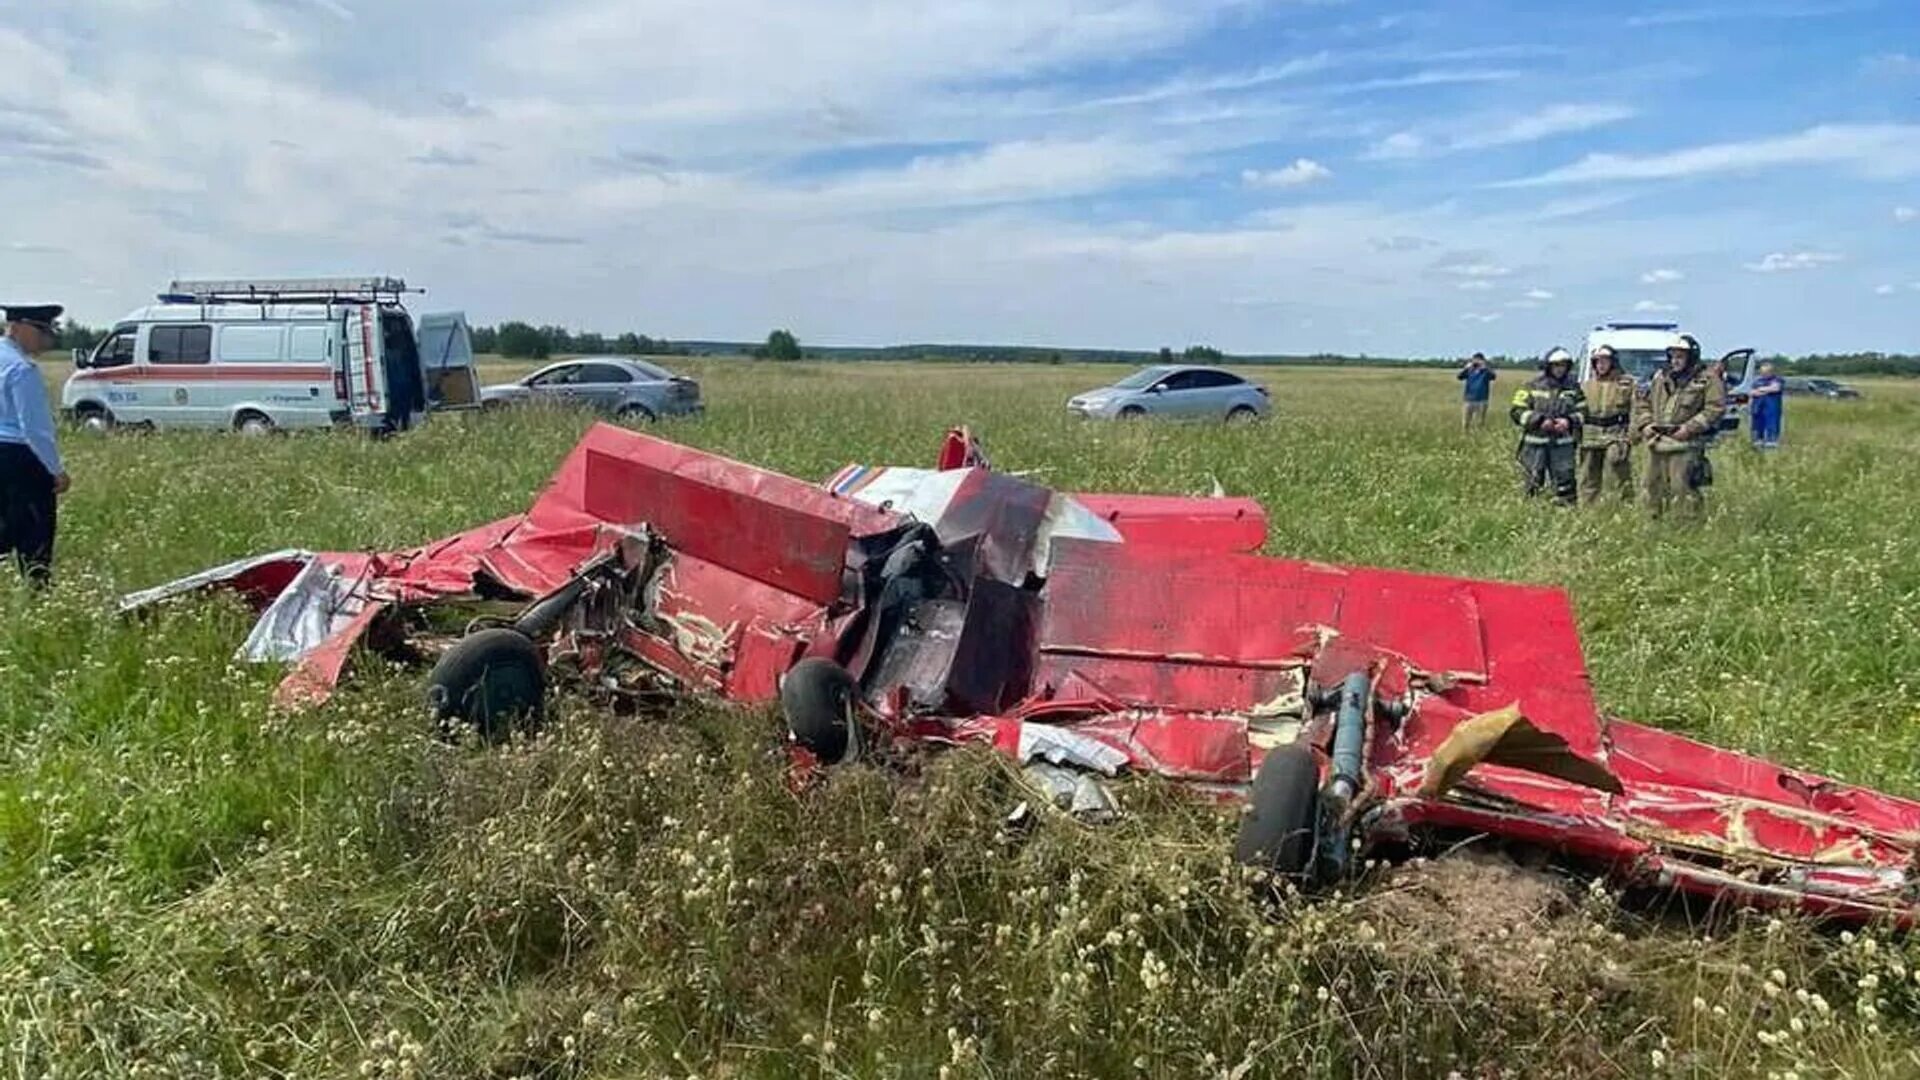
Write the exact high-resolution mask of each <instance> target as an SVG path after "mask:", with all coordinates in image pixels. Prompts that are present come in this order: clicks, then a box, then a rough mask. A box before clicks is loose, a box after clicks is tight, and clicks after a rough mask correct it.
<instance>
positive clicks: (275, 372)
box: [73, 364, 333, 383]
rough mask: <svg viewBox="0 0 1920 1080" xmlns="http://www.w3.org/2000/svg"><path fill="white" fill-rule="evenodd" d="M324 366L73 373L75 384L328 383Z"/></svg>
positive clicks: (195, 367) (328, 372) (144, 368)
mask: <svg viewBox="0 0 1920 1080" xmlns="http://www.w3.org/2000/svg"><path fill="white" fill-rule="evenodd" d="M332 374H333V369H332V368H330V367H328V366H327V365H325V364H165V365H157V366H155V365H147V364H141V365H139V366H137V367H136V366H131V365H130V366H127V367H116V368H95V369H91V370H88V371H76V372H74V373H73V379H74V381H75V382H116V383H117V382H222V381H226V380H234V381H239V382H326V381H327V379H329V378H331V377H332Z"/></svg>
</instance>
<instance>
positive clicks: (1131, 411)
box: [1120, 405, 1147, 420]
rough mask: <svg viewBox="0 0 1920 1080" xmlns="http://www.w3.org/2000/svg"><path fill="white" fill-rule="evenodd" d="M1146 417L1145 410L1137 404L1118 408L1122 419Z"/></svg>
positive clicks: (1141, 418) (1142, 418) (1143, 418)
mask: <svg viewBox="0 0 1920 1080" xmlns="http://www.w3.org/2000/svg"><path fill="white" fill-rule="evenodd" d="M1146 418H1147V410H1145V409H1143V408H1141V407H1140V406H1138V405H1129V406H1127V407H1126V408H1124V409H1121V410H1120V419H1122V420H1145V419H1146Z"/></svg>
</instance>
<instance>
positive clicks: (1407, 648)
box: [129, 425, 1920, 922]
mask: <svg viewBox="0 0 1920 1080" xmlns="http://www.w3.org/2000/svg"><path fill="white" fill-rule="evenodd" d="M970 443H971V440H970V439H969V438H968V437H966V436H964V433H962V434H961V435H960V436H957V437H950V438H949V441H948V446H947V448H946V450H944V451H943V456H942V463H943V464H947V465H949V466H951V467H949V468H946V469H941V470H919V469H898V470H895V469H880V470H865V469H862V468H860V467H853V468H850V469H849V470H847V471H843V472H842V473H841V474H840V475H839V476H838V477H836V478H835V479H834V480H832V481H830V482H829V483H828V484H827V485H826V486H825V487H822V486H821V485H818V484H813V483H808V482H805V481H800V480H796V479H793V478H789V477H784V476H780V475H778V474H775V473H771V472H767V471H765V470H761V469H756V468H754V467H752V466H749V465H745V464H742V463H739V462H734V461H730V460H727V459H725V458H721V457H718V456H715V455H712V454H707V453H704V452H702V451H698V450H694V449H691V448H688V447H684V446H678V445H676V444H673V443H670V442H666V441H664V440H661V439H657V438H653V437H650V436H646V435H642V434H638V433H634V432H628V431H625V430H622V429H619V428H615V427H611V426H608V425H600V426H596V427H594V428H593V429H591V430H590V431H589V432H588V433H587V435H586V436H585V437H584V438H583V439H582V441H581V443H580V444H579V446H577V447H576V448H575V449H574V451H573V452H572V453H571V454H569V455H568V456H567V458H566V460H565V461H564V462H562V464H561V466H560V468H559V471H558V472H557V473H556V474H555V476H554V478H553V479H552V480H551V481H550V482H549V483H548V485H547V486H546V488H545V489H544V490H542V492H541V493H540V495H539V497H538V498H536V499H535V500H534V503H533V505H532V506H531V507H530V508H529V509H528V511H527V512H526V513H525V514H522V515H517V516H515V517H512V518H508V519H504V520H502V521H498V522H493V523H491V524H487V525H482V526H479V527H477V528H475V529H472V530H469V531H468V532H465V533H461V534H458V535H456V536H453V537H449V538H446V539H444V540H441V541H438V542H435V543H431V544H428V545H425V546H423V547H420V548H416V549H413V550H410V551H404V552H393V553H385V554H373V555H369V554H352V553H324V552H323V553H316V554H312V555H307V554H306V553H301V552H285V553H280V554H278V555H275V556H268V557H264V558H262V559H258V560H248V561H246V562H243V563H235V564H230V565H229V566H227V567H222V568H220V569H218V570H216V571H209V572H208V573H206V574H202V575H196V576H194V577H193V578H188V579H183V580H182V581H181V582H176V583H174V584H172V585H169V586H164V587H162V588H161V589H160V590H155V591H151V592H149V593H146V594H138V595H136V596H135V597H130V598H129V603H130V604H138V603H144V602H150V601H151V600H152V599H154V598H156V597H161V596H172V595H179V594H180V593H182V592H184V591H190V590H192V589H196V588H203V587H221V588H230V589H234V590H235V591H238V592H239V593H240V594H241V595H243V596H245V597H247V598H248V600H249V601H250V602H251V603H253V604H254V605H255V606H256V608H258V609H259V610H261V611H262V613H263V616H265V617H266V622H265V623H264V624H263V625H262V626H261V627H257V628H256V631H255V635H254V637H253V638H250V642H252V644H251V645H250V646H249V649H250V651H255V652H257V653H258V654H259V655H263V656H268V655H270V656H275V657H280V658H283V659H292V660H294V661H295V667H294V670H293V671H292V672H291V673H290V674H289V676H288V678H287V681H286V682H284V683H283V684H282V700H283V701H284V702H286V703H289V704H292V703H308V702H312V701H315V700H320V699H323V698H324V697H325V695H326V693H327V692H328V691H329V690H330V689H331V688H332V686H333V685H334V683H335V681H336V680H337V679H338V678H339V677H340V676H341V674H342V672H343V671H344V669H345V667H346V665H347V663H348V661H349V658H350V656H351V654H352V651H353V649H354V647H355V646H356V643H359V642H361V641H363V640H364V639H366V638H367V637H368V631H369V630H370V629H371V628H372V626H373V625H374V624H375V623H376V622H378V621H380V620H383V619H393V620H395V622H396V624H397V627H396V628H397V629H398V630H400V631H402V632H403V631H404V629H405V626H404V619H403V616H405V615H407V614H408V613H409V612H412V611H414V610H415V609H418V608H422V607H426V606H433V605H447V604H453V605H458V604H471V603H475V602H477V601H481V600H487V601H490V602H496V603H497V602H499V601H502V600H506V601H511V602H515V603H518V604H520V605H523V607H524V612H525V613H524V614H523V615H522V616H521V617H520V619H519V620H518V621H516V622H515V624H514V625H515V626H516V627H525V629H524V630H522V633H524V634H525V635H526V636H529V637H533V638H535V639H536V646H537V647H538V648H539V649H543V650H546V653H547V654H548V655H549V656H550V657H551V656H557V655H562V654H564V655H566V656H567V657H568V658H569V664H570V665H572V666H576V667H578V668H579V669H580V674H581V675H583V676H585V679H586V682H587V683H588V684H589V685H605V684H606V682H607V680H604V679H600V678H598V675H599V674H600V673H601V671H602V669H603V668H604V667H605V665H607V664H610V663H613V662H614V660H616V659H617V660H618V661H619V662H620V663H621V664H622V665H623V666H624V665H630V664H637V665H639V666H641V667H643V668H645V669H647V670H648V671H649V672H651V673H652V676H653V678H652V680H651V681H652V682H653V683H656V684H658V685H661V686H668V687H674V688H678V689H679V690H680V691H682V692H687V693H701V694H711V695H715V696H718V697H721V698H724V699H726V700H729V701H733V702H739V703H744V704H755V703H770V702H773V701H776V700H778V701H779V702H780V703H781V707H782V711H783V713H784V714H785V716H786V718H787V722H788V725H789V729H790V732H791V734H792V736H793V738H794V740H795V742H796V743H797V744H798V745H799V746H800V747H801V748H803V749H804V750H805V751H807V753H808V754H811V755H812V758H813V759H814V760H819V761H829V762H831V761H839V760H842V759H843V758H844V757H846V756H847V755H846V748H847V746H848V744H849V743H853V744H857V745H859V746H861V747H862V748H863V749H865V748H874V749H884V747H885V746H886V745H888V744H890V743H891V744H895V745H899V746H906V745H911V744H916V743H917V744H925V745H928V746H947V745H953V744H957V743H978V744H982V745H987V746H991V747H993V748H994V749H996V750H997V751H999V752H1001V753H1004V754H1006V755H1008V756H1009V757H1010V758H1013V759H1014V760H1015V761H1016V762H1018V763H1020V764H1021V765H1022V766H1023V767H1026V766H1030V767H1035V768H1041V767H1044V769H1046V770H1066V771H1067V772H1070V773H1074V774H1077V775H1079V776H1081V777H1086V778H1089V779H1098V780H1100V781H1101V782H1102V783H1106V782H1109V780H1108V778H1109V777H1113V778H1123V777H1126V776H1128V775H1133V774H1153V775H1158V776H1161V777H1164V778H1167V779H1169V780H1171V781H1174V782H1177V783H1180V784H1183V785H1185V786H1186V787H1187V788H1189V789H1190V790H1191V791H1193V792H1194V793H1195V794H1196V795H1197V796H1199V797H1202V798H1207V799H1221V800H1226V801H1231V802H1240V803H1245V804H1250V805H1251V807H1252V812H1250V813H1248V814H1247V815H1246V816H1244V817H1243V818H1242V820H1241V825H1240V832H1241V840H1242V844H1241V849H1243V857H1246V858H1248V859H1249V861H1257V862H1261V863H1262V864H1263V865H1265V866H1266V867H1267V868H1269V869H1273V870H1277V871H1280V872H1284V873H1288V874H1292V875H1295V876H1299V877H1303V878H1306V879H1308V880H1311V879H1313V878H1314V877H1315V876H1316V875H1318V874H1322V873H1326V872H1328V871H1329V869H1330V868H1337V867H1338V866H1339V865H1340V864H1341V863H1342V862H1343V860H1344V859H1345V857H1346V852H1347V851H1348V850H1349V848H1350V846H1357V847H1359V848H1361V849H1370V848H1375V847H1380V848H1389V849H1395V850H1397V849H1401V848H1404V847H1405V846H1406V845H1414V846H1416V847H1418V846H1420V845H1432V844H1441V843H1446V842H1451V841H1454V840H1457V839H1459V838H1461V837H1470V836H1493V837H1498V838H1500V839H1501V840H1503V841H1504V842H1507V843H1510V844H1517V845H1526V846H1531V847H1535V848H1538V849H1542V850H1545V851H1548V852H1550V853H1553V854H1555V855H1556V856H1558V857H1561V858H1564V859H1567V860H1570V861H1572V862H1574V863H1575V864H1577V865H1580V866H1584V867H1588V868H1590V869H1592V870H1594V871H1595V872H1598V873H1603V874H1607V875H1609V876H1611V877H1613V878H1615V879H1616V880H1619V881H1622V882H1628V883H1634V884H1642V885H1649V886H1654V887H1659V888H1666V889H1672V890H1677V891H1680V892H1684V893H1689V894H1694V895H1699V896H1704V897H1708V898H1711V899H1714V900H1724V901H1728V902H1734V903H1752V904H1759V905H1786V906H1792V907H1797V908H1801V909H1804V910H1808V911H1812V912H1817V913H1822V914H1827V915H1832V916H1836V917H1840V918H1846V919H1853V920H1860V919H1868V918H1883V917H1886V918H1892V919H1895V920H1898V921H1901V922H1910V921H1912V920H1913V919H1914V918H1915V917H1916V915H1917V914H1920V881H1916V878H1915V876H1914V875H1915V867H1916V865H1920V803H1916V802H1914V801H1912V800H1910V799H1905V798H1899V797H1896V796H1893V795H1888V794H1884V793H1881V792H1875V791H1870V790H1867V789H1863V788H1856V787H1852V786H1849V785H1846V784H1842V783H1839V782H1838V781H1835V780H1832V779H1829V778H1826V777H1821V776H1816V775H1812V774H1809V773H1805V772H1801V771H1798V770H1794V769H1791V768H1786V767H1782V766H1779V765H1775V764H1773V763H1770V762H1766V761H1762V760H1760V759H1757V758H1753V757H1750V756H1747V755H1742V754H1738V753H1735V752H1732V751H1728V750H1723V749H1718V748H1714V747H1710V746H1706V745H1704V744H1701V743H1698V742H1695V741H1692V740H1689V739H1686V738H1683V737H1681V736H1678V735H1673V734H1671V733H1668V732H1664V731H1659V730H1657V729H1653V728H1648V727H1644V726H1641V725H1637V724H1633V723H1630V722H1627V721H1625V720H1620V719H1617V718H1612V717H1608V716H1605V715H1604V714H1603V713H1602V712H1601V710H1600V708H1599V706H1598V703H1597V702H1596V701H1595V700H1594V697H1593V693H1592V688H1591V687H1590V686H1589V684H1588V680H1587V674H1586V669H1585V666H1584V662H1583V659H1582V653H1581V645H1580V639H1579V635H1578V632H1577V630H1576V628H1575V623H1574V619H1573V613H1572V609H1571V606H1570V604H1569V602H1568V599H1567V597H1566V595H1565V593H1563V592H1562V591H1560V590H1558V589H1554V588H1546V587H1538V586H1528V585H1515V584H1507V583H1502V582H1494V581H1482V580H1473V579H1465V578H1454V577H1445V576H1438V575H1430V574H1419V573H1412V572H1408V571H1403V570H1391V569H1382V568H1373V567H1360V566H1338V565H1329V564H1325V563H1319V562H1312V561H1306V560H1298V559H1287V558H1277V557H1270V556H1262V555H1257V554H1253V551H1254V550H1255V549H1257V548H1258V547H1259V546H1260V545H1261V544H1262V543H1263V542H1264V538H1265V523H1266V518H1265V515H1264V513H1263V512H1261V511H1260V510H1259V508H1258V506H1257V505H1254V504H1247V503H1245V501H1243V500H1233V499H1221V498H1213V497H1204V498H1181V497H1176V496H1156V495H1092V494H1063V493H1060V492H1055V491H1052V490H1050V489H1048V488H1045V487H1042V486H1040V485H1037V484H1034V483H1031V482H1029V481H1027V480H1022V479H1018V478H1015V477H1012V476H1009V475H1007V474H1003V473H996V472H993V471H992V470H990V469H987V468H985V467H984V466H983V465H982V464H980V462H983V461H984V455H979V454H973V455H969V453H968V449H967V447H968V446H969V445H970ZM863 493H864V497H863ZM1083 511H1085V512H1083ZM635 537H644V538H645V540H644V547H645V549H646V551H645V555H644V557H639V556H638V555H636V554H635V553H634V552H633V551H631V550H630V549H632V548H633V547H634V546H635V541H634V539H633V538H635ZM616 556H617V557H616ZM650 568H665V569H664V570H662V571H661V576H660V577H659V581H660V582H662V585H661V587H658V588H642V587H640V583H639V582H638V581H636V580H635V579H636V578H644V577H645V576H646V575H647V574H649V573H651V572H652V570H651V569H650ZM581 596H592V597H596V598H598V599H596V600H595V601H593V602H592V603H587V602H584V601H577V600H576V598H577V597H581ZM610 598H611V602H610ZM576 602H577V603H579V604H580V605H581V606H579V607H570V606H569V605H573V604H575V603H576ZM621 605H626V607H625V608H624V609H623V608H622V606H621ZM534 612H542V613H543V614H542V617H541V618H539V619H535V618H534V617H533V614H532V613H534ZM562 616H563V617H562ZM555 627H557V628H559V629H554V628H555ZM375 637H376V638H378V637H381V635H375ZM316 639H318V640H316ZM478 640H481V638H479V637H477V636H476V637H475V638H471V639H468V641H478ZM462 644H465V643H462ZM454 647H455V648H460V647H461V644H456V646H454ZM618 681H619V680H614V682H616V683H617V682H618ZM1356 687H1358V688H1359V689H1357V690H1356V689H1355V688H1356ZM443 700H447V698H445V697H444V696H443ZM863 756H865V757H867V758H868V759H869V760H871V759H873V757H874V755H872V754H865V755H863ZM879 757H881V758H882V759H884V758H885V754H884V753H881V754H880V755H879ZM1056 779H1058V778H1057V777H1056ZM1276 785H1282V787H1280V788H1278V790H1280V791H1284V792H1306V793H1307V794H1309V795H1310V796H1311V797H1309V798H1305V799H1277V798H1272V797H1271V796H1272V795H1274V793H1275V791H1276ZM1075 790H1076V791H1078V790H1079V788H1078V787H1077V786H1076V788H1075ZM1069 805H1071V799H1070V802H1069ZM1276 814H1298V815H1303V816H1302V817H1300V819H1299V820H1278V819H1276V818H1275V815H1276ZM1262 830H1264V832H1263V831H1262ZM1303 834H1304V835H1311V836H1312V837H1313V838H1314V843H1312V844H1301V843H1283V842H1280V841H1282V840H1284V839H1285V838H1287V837H1298V836H1301V835H1303ZM1283 863H1284V865H1283Z"/></svg>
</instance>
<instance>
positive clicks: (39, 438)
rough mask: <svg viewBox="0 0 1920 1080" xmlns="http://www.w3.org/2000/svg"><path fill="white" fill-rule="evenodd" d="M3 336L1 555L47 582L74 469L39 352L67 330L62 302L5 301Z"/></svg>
mask: <svg viewBox="0 0 1920 1080" xmlns="http://www.w3.org/2000/svg"><path fill="white" fill-rule="evenodd" d="M4 310H5V314H6V324H7V331H6V337H5V338H0V558H4V557H5V556H7V555H12V556H13V557H14V559H15V560H16V561H17V562H18V563H19V564H20V569H21V571H22V572H23V573H24V574H25V575H26V577H27V581H28V582H30V583H32V584H33V585H35V586H42V585H45V584H46V583H47V579H48V577H49V576H50V575H51V573H52V571H53V532H54V509H55V502H56V499H57V497H58V496H60V495H63V494H65V493H66V490H67V485H68V480H67V470H66V467H65V466H64V465H62V464H61V463H60V447H59V446H58V445H57V444H56V443H55V442H54V437H53V409H52V407H51V406H50V405H49V404H48V402H47V385H46V383H44V382H42V381H41V379H40V369H38V368H36V367H34V365H33V358H34V357H35V356H38V355H39V354H41V353H43V352H46V351H47V350H48V349H51V348H52V347H53V345H54V342H55V341H56V340H57V339H58V337H59V332H58V331H57V330H55V329H54V325H55V320H57V319H58V318H60V313H61V311H62V310H63V309H62V308H61V307H60V306H59V305H57V304H44V305H37V306H26V305H8V306H6V307H5V309H4Z"/></svg>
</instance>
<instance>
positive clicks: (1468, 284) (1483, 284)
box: [1454, 280, 1493, 292]
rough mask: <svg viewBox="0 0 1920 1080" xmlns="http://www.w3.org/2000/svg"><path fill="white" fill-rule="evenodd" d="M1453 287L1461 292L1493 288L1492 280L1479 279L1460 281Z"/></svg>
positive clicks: (1482, 290)
mask: <svg viewBox="0 0 1920 1080" xmlns="http://www.w3.org/2000/svg"><path fill="white" fill-rule="evenodd" d="M1454 288H1456V289H1459V290H1461V291H1462V292H1487V291H1489V290H1491V289H1492V288H1493V282H1491V281H1481V280H1475V281H1462V282H1460V283H1459V284H1457V285H1455V286H1454Z"/></svg>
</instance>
